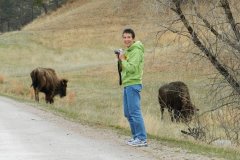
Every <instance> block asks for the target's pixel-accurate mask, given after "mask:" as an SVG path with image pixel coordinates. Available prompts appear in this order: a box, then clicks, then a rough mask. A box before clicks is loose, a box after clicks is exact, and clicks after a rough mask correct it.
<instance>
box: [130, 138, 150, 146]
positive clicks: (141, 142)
mask: <svg viewBox="0 0 240 160" xmlns="http://www.w3.org/2000/svg"><path fill="white" fill-rule="evenodd" d="M128 145H130V146H133V147H146V146H147V142H146V141H145V140H140V139H138V138H136V139H134V140H133V141H131V142H128Z"/></svg>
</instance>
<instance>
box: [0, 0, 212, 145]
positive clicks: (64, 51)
mask: <svg viewBox="0 0 240 160" xmlns="http://www.w3.org/2000/svg"><path fill="white" fill-rule="evenodd" d="M150 2H154V1H144V0H131V1H128V2H127V3H126V0H101V1H95V0H81V1H80V0H75V1H73V2H72V3H68V4H67V5H65V6H63V7H62V8H60V9H59V10H57V11H56V12H53V13H50V14H49V15H44V16H41V17H39V18H38V19H37V20H35V21H34V22H32V23H31V24H29V25H28V26H26V27H25V28H24V29H23V30H22V31H18V32H11V33H5V34H3V35H1V36H0V54H1V56H0V61H1V63H0V92H1V93H2V94H4V95H10V96H14V97H17V98H19V99H22V100H24V101H28V102H29V103H34V95H33V90H32V88H30V85H31V79H30V76H29V73H30V72H31V70H33V69H34V68H36V67H38V66H41V67H51V68H54V69H55V70H56V72H57V73H58V75H59V77H64V78H67V79H68V80H69V84H68V94H67V96H66V97H65V98H63V99H60V98H58V97H56V100H55V103H54V105H45V102H44V99H43V94H41V96H42V98H41V103H40V105H41V106H43V107H46V108H48V109H52V110H55V111H57V112H59V113H62V114H64V115H66V116H68V117H69V118H72V119H74V120H79V121H81V122H87V123H93V124H101V125H104V126H114V127H121V128H126V129H128V128H129V127H128V123H127V121H126V119H125V118H124V116H123V113H122V97H121V96H122V91H121V90H122V88H121V87H120V86H118V73H117V66H116V59H115V55H114V54H113V49H115V48H120V47H123V45H122V39H121V32H122V30H123V29H124V28H126V27H132V28H133V29H134V30H135V31H136V39H138V40H141V41H142V42H143V43H144V44H145V48H146V52H145V69H144V80H143V81H144V82H143V83H144V89H143V92H142V109H143V114H144V119H145V123H146V128H147V131H148V133H149V134H151V135H154V136H160V137H167V138H174V139H178V140H180V139H185V140H186V139H188V140H190V141H191V140H192V138H191V137H186V136H184V135H183V134H181V132H180V130H181V129H186V127H187V126H186V125H184V124H173V123H171V122H170V118H169V115H168V113H167V112H165V117H164V121H161V120H160V109H159V104H158V101H157V94H158V93H157V92H158V88H159V87H160V86H161V85H163V84H165V83H168V82H170V81H176V80H181V81H184V82H185V83H186V84H187V85H188V86H189V90H190V94H191V97H192V100H193V103H195V105H196V106H197V107H198V108H199V109H200V112H203V111H205V110H207V109H209V108H211V107H213V104H212V103H211V102H210V101H209V99H208V98H206V97H208V88H207V87H206V84H207V82H208V79H207V77H206V76H205V75H206V74H207V73H209V72H212V69H211V66H210V65H209V64H208V62H204V61H198V60H196V61H195V59H194V57H193V56H192V55H191V54H187V53H184V52H181V48H180V47H179V44H178V43H175V42H173V39H174V38H175V37H174V35H172V34H170V33H169V34H168V35H165V37H162V40H161V41H159V43H158V45H156V34H157V31H158V30H159V24H161V22H162V19H164V18H165V17H164V15H162V14H161V8H159V7H156V5H155V4H152V3H150ZM184 45H186V46H187V45H188V42H187V41H186V42H185V41H182V43H181V46H184ZM203 66H204V68H207V69H204V70H203ZM206 66H208V67H206Z"/></svg>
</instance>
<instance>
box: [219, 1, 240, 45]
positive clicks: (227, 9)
mask: <svg viewBox="0 0 240 160" xmlns="http://www.w3.org/2000/svg"><path fill="white" fill-rule="evenodd" d="M220 3H221V5H222V7H223V9H224V11H225V14H226V16H227V19H228V21H229V23H230V25H231V27H232V30H233V32H234V34H235V36H236V38H237V40H238V42H239V41H240V32H239V30H238V29H237V24H236V22H235V19H234V18H233V15H232V11H231V9H230V6H229V3H228V0H220Z"/></svg>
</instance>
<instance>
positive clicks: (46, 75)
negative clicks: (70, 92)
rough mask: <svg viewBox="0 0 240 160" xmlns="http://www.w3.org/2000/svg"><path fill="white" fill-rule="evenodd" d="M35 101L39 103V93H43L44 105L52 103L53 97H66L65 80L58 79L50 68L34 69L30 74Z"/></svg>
mask: <svg viewBox="0 0 240 160" xmlns="http://www.w3.org/2000/svg"><path fill="white" fill-rule="evenodd" d="M30 76H31V79H32V85H31V86H32V87H33V89H34V94H35V100H36V101H38V102H39V92H43V93H45V101H46V103H50V104H51V103H54V100H53V98H54V96H55V95H59V96H60V97H61V98H62V97H64V96H66V90H67V82H68V80H66V79H59V78H58V77H57V75H56V73H55V71H54V70H53V69H51V68H36V69H34V70H33V71H32V72H31V73H30Z"/></svg>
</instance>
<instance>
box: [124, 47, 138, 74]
mask: <svg viewBox="0 0 240 160" xmlns="http://www.w3.org/2000/svg"><path fill="white" fill-rule="evenodd" d="M142 59H143V52H142V51H141V50H140V49H135V50H133V51H132V53H131V56H130V57H129V58H128V59H127V60H123V61H122V69H123V70H126V72H130V73H134V72H135V71H136V70H137V69H138V66H139V64H140V62H141V61H142Z"/></svg>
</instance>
